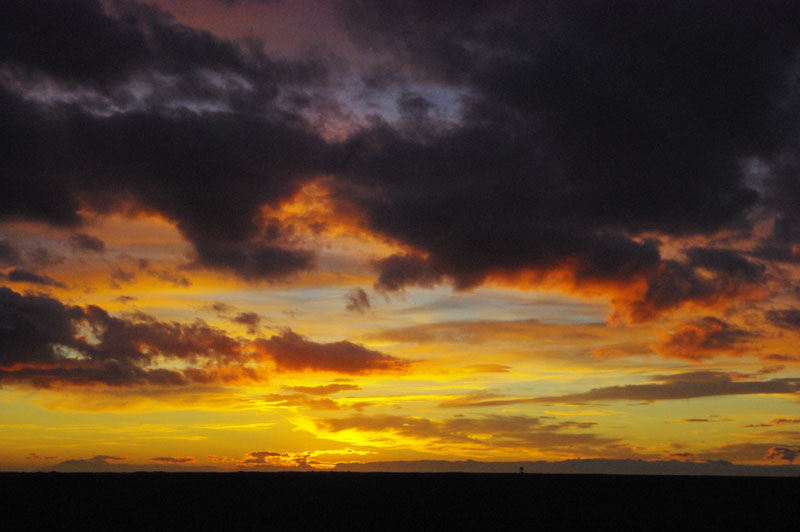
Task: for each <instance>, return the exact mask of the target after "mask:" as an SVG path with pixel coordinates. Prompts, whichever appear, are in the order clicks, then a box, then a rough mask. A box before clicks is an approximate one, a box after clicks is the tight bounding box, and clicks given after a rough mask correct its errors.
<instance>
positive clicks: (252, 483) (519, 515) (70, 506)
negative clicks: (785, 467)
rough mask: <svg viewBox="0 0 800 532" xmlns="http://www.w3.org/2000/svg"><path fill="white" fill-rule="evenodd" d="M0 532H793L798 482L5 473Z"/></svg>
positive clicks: (798, 523)
mask: <svg viewBox="0 0 800 532" xmlns="http://www.w3.org/2000/svg"><path fill="white" fill-rule="evenodd" d="M0 496H2V498H1V499H0V501H2V504H1V505H0V507H1V508H3V510H4V511H3V513H2V518H1V519H2V521H0V529H3V530H8V531H12V530H13V531H15V530H24V531H35V530H46V531H56V530H69V531H76V532H77V531H84V530H106V531H112V532H113V531H117V530H142V531H145V530H154V531H179V530H180V531H183V530H193V531H194V530H219V531H237V530H253V531H256V530H257V531H267V530H276V531H284V530H307V531H315V530H320V531H329V530H348V531H354V530H370V531H376V532H379V531H383V530H406V531H416V530H436V531H443V530H485V531H487V532H489V531H503V530H537V531H547V532H550V531H553V530H585V531H599V530H609V531H627V530H637V531H662V530H664V531H684V530H708V531H717V530H719V531H726V532H727V531H733V530H754V531H755V530H758V531H782V530H786V531H795V530H800V478H753V477H744V478H742V477H679V476H658V477H657V476H616V475H614V476H612V475H609V476H603V475H532V474H525V475H518V474H517V475H503V474H397V473H394V474H383V473H323V472H314V473H211V474H206V473H116V474H115V473H110V474H108V473H90V474H81V473H73V474H62V473H19V474H16V473H5V474H0Z"/></svg>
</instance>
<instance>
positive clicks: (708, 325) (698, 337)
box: [655, 316, 755, 362]
mask: <svg viewBox="0 0 800 532" xmlns="http://www.w3.org/2000/svg"><path fill="white" fill-rule="evenodd" d="M754 336H755V334H754V333H752V332H750V331H747V330H745V329H741V328H739V327H736V326H734V325H731V324H730V323H727V322H725V321H723V320H720V319H718V318H715V317H713V316H706V317H704V318H701V319H699V320H695V321H692V322H688V323H683V324H681V325H680V326H679V327H678V328H677V329H676V330H675V331H673V332H672V333H671V334H669V335H668V336H667V337H665V338H664V339H663V340H661V342H659V343H658V344H657V345H656V346H655V349H656V350H657V351H658V352H659V353H661V354H662V355H664V356H666V357H670V358H681V359H684V360H689V361H692V362H701V361H703V360H706V359H708V358H711V357H713V356H715V355H718V354H728V355H741V354H743V353H744V352H745V351H746V349H747V348H748V347H749V342H750V341H751V340H752V339H753V338H754Z"/></svg>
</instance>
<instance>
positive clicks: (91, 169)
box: [0, 0, 800, 321]
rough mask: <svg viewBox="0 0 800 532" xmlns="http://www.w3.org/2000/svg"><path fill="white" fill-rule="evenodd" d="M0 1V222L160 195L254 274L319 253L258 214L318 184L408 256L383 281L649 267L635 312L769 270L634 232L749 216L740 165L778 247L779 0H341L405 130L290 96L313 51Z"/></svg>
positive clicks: (583, 276)
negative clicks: (338, 134)
mask: <svg viewBox="0 0 800 532" xmlns="http://www.w3.org/2000/svg"><path fill="white" fill-rule="evenodd" d="M221 1H223V2H225V1H226V0H221ZM227 3H229V4H233V3H236V2H234V1H233V0H230V1H227ZM104 6H105V7H106V8H107V9H104ZM5 7H6V11H5V14H4V17H3V19H2V21H0V50H1V51H0V123H3V124H4V132H5V134H6V138H5V139H4V142H3V143H2V146H0V176H2V179H0V220H9V219H32V220H38V221H44V222H48V223H51V224H56V225H61V226H69V227H77V226H78V225H79V224H80V223H81V221H82V220H81V216H80V215H79V212H85V211H95V212H98V213H108V212H112V211H122V212H136V211H148V212H152V211H157V212H159V213H161V214H162V215H164V216H165V217H167V218H168V219H170V220H172V221H173V222H175V223H176V224H177V227H178V229H179V230H180V231H181V233H182V234H183V235H184V236H185V237H186V238H187V239H188V240H189V241H190V242H191V243H192V245H193V246H194V252H195V257H194V262H193V263H192V264H194V265H195V266H199V267H207V268H213V269H216V270H222V271H229V272H231V273H233V274H235V275H238V276H240V277H243V278H245V279H248V280H251V281H257V280H264V279H269V280H272V279H278V278H283V277H286V276H289V275H291V274H292V273H294V272H297V271H302V270H307V269H310V268H313V266H314V254H313V252H312V251H311V250H306V249H300V248H298V245H297V244H296V243H295V242H294V240H293V239H292V238H291V230H290V229H289V228H280V227H278V230H274V227H276V222H271V221H270V220H265V219H263V217H262V211H261V207H262V206H264V205H269V206H272V207H275V206H278V205H279V204H280V203H281V202H283V201H285V200H287V199H288V198H289V197H291V196H292V195H293V194H294V193H295V192H296V191H297V190H299V188H300V187H301V186H302V185H303V184H304V183H306V182H307V180H309V179H311V178H313V177H316V176H318V175H320V174H325V175H332V176H334V178H333V180H332V185H331V188H332V189H333V192H334V194H336V195H337V197H338V198H339V199H340V200H341V201H342V202H344V203H347V204H348V205H349V206H351V207H355V208H356V209H357V210H359V211H360V212H361V213H363V215H364V219H365V220H366V223H367V224H368V226H369V228H371V229H372V230H373V231H376V232H378V233H380V234H382V235H384V236H387V237H390V238H392V239H395V240H397V241H399V242H401V243H403V244H405V245H407V247H408V249H413V250H415V251H413V252H408V253H406V254H404V255H393V256H391V257H387V258H384V259H382V260H380V261H378V262H377V263H376V266H377V267H378V268H379V270H380V273H379V278H378V280H377V282H376V285H375V286H376V288H378V289H380V290H385V291H391V290H398V289H402V288H403V286H406V285H412V284H416V285H420V286H432V285H434V284H437V283H440V282H442V281H444V280H447V281H449V282H452V283H453V284H454V285H455V286H456V288H459V289H468V288H471V287H475V286H478V285H480V284H481V283H483V282H484V281H485V280H486V278H487V277H488V276H490V275H493V274H498V275H506V276H511V277H513V275H515V274H518V273H519V272H521V271H533V272H535V273H537V274H542V275H544V274H546V273H549V272H552V271H564V272H567V273H568V274H569V276H570V277H571V283H572V284H573V285H574V288H576V289H578V290H581V289H584V288H586V287H587V286H594V285H597V284H598V283H600V284H605V285H610V286H612V287H613V288H615V289H619V288H621V287H626V286H629V285H630V284H631V283H640V284H644V286H645V291H644V292H643V293H642V294H640V295H638V296H637V297H636V298H633V299H631V300H626V301H625V302H624V303H620V305H622V306H624V309H623V310H624V311H625V312H626V313H627V314H628V316H629V318H630V319H631V320H632V321H646V320H649V319H653V318H654V317H655V316H656V315H658V314H659V313H662V312H666V311H670V310H673V309H675V308H677V307H680V306H681V305H684V304H687V303H690V304H697V305H699V306H703V305H706V306H709V305H712V304H715V303H717V302H720V301H724V300H726V299H730V298H735V297H740V296H744V295H747V294H749V293H751V292H752V285H755V284H759V283H762V282H764V275H763V271H762V270H761V268H760V266H759V265H757V264H755V263H752V262H750V261H748V260H746V259H744V258H743V257H741V256H738V255H737V254H736V253H735V252H733V251H729V250H719V249H707V248H694V249H692V250H690V251H689V252H688V253H687V257H688V262H677V261H671V260H664V259H663V258H662V257H661V254H660V252H659V244H658V242H656V241H654V240H647V239H645V237H647V236H649V235H652V234H670V235H686V234H711V233H714V232H716V231H719V230H721V229H731V228H734V229H741V228H745V227H746V225H747V223H748V219H747V216H748V215H749V214H750V213H751V212H753V210H752V209H751V208H752V207H754V206H755V205H756V204H757V202H758V201H759V196H758V194H757V193H756V192H755V191H754V190H752V189H751V188H748V186H747V185H746V184H745V177H746V176H747V175H749V174H748V171H749V170H748V164H747V163H748V161H752V160H754V159H758V160H764V161H768V162H770V163H771V164H772V166H770V168H771V171H772V172H773V173H774V174H775V176H778V177H775V178H774V179H772V181H771V182H770V183H771V184H772V185H771V186H772V188H769V187H767V188H768V189H769V190H767V192H766V193H765V194H766V195H767V196H769V198H772V199H770V201H772V205H773V210H774V211H775V212H779V213H781V214H780V217H779V220H778V222H779V223H776V225H775V227H776V228H775V236H774V238H773V240H774V242H772V241H770V242H772V243H775V245H778V244H780V245H781V246H784V248H785V246H786V245H788V244H787V243H788V242H790V241H791V239H792V238H793V237H792V236H791V235H793V234H794V229H792V228H793V227H794V225H793V224H794V222H793V221H792V220H794V219H795V218H793V216H794V214H792V213H794V211H792V210H791V209H792V207H791V205H793V204H800V202H794V203H793V202H792V199H791V198H793V197H795V196H792V194H789V193H787V194H781V193H780V192H781V191H784V190H786V191H789V192H791V190H793V189H792V187H795V188H798V187H797V186H796V177H795V176H796V173H793V172H791V171H789V170H786V171H783V172H782V173H781V172H779V170H780V169H779V168H778V166H780V165H777V164H776V163H775V164H773V161H775V160H777V159H778V158H780V157H782V158H781V159H780V160H781V161H785V164H783V166H784V167H786V168H791V167H792V164H791V160H792V159H791V157H787V156H786V152H790V151H792V150H793V149H794V148H793V146H794V144H793V142H794V140H792V139H796V138H800V135H798V134H797V133H798V130H797V127H796V126H795V125H794V123H795V121H794V120H793V117H795V116H797V110H798V109H800V106H798V105H797V104H796V103H795V102H794V100H795V99H796V97H795V96H796V90H795V87H793V86H792V83H795V84H796V82H793V81H792V79H791V75H792V72H794V71H795V70H796V67H797V65H796V64H795V63H796V53H797V49H798V45H799V44H800V31H797V30H798V28H797V23H796V21H797V20H799V19H800V6H798V5H797V4H796V3H793V2H780V1H777V0H775V1H766V2H759V3H758V5H755V4H754V3H753V2H748V1H743V0H735V1H733V2H711V3H696V2H689V1H677V2H666V1H655V0H654V1H652V2H645V3H633V2H611V3H597V2H589V1H578V0H568V1H559V2H555V1H538V2H520V1H501V2H492V3H481V2H478V3H473V2H470V3H463V2H450V1H448V2H435V3H428V2H422V1H417V0H412V1H409V2H402V3H397V2H363V1H354V2H340V3H339V8H340V9H339V11H340V14H341V16H342V19H341V20H342V23H343V26H344V28H345V29H346V30H348V31H349V32H350V34H351V36H352V37H353V38H354V41H355V42H356V44H357V45H359V46H361V47H362V49H363V50H365V51H368V52H369V53H370V55H371V56H372V55H375V56H376V57H379V59H380V65H381V66H382V68H383V70H384V72H391V73H393V74H392V75H391V76H383V78H384V79H382V80H377V81H375V82H374V83H372V85H371V87H370V89H371V90H384V89H386V88H387V87H389V86H392V87H393V88H398V87H400V88H401V90H400V91H399V96H398V94H394V95H393V96H392V97H393V98H396V104H397V110H398V112H399V114H400V120H399V121H398V123H396V124H393V125H392V124H388V123H385V122H382V121H381V120H379V119H372V120H368V121H367V122H366V123H368V124H369V125H368V126H365V127H364V128H362V129H361V130H359V131H356V132H355V133H354V134H352V135H351V136H350V137H349V138H347V139H345V140H344V141H342V142H340V143H333V142H326V141H324V140H323V139H322V138H321V137H320V136H319V135H318V134H317V133H315V132H314V131H313V130H312V129H311V128H310V126H309V124H308V123H307V122H306V120H304V119H303V118H302V116H301V114H300V113H299V111H298V109H299V106H300V105H301V104H300V103H297V102H306V103H305V104H303V105H305V106H306V107H309V106H310V107H313V105H311V104H308V100H309V98H312V99H313V98H314V96H311V95H310V93H311V92H314V93H315V94H317V93H323V92H325V91H326V89H327V88H329V87H328V86H327V85H326V83H327V82H328V78H329V76H331V75H332V73H331V68H329V67H326V65H325V64H324V61H322V60H319V59H315V58H314V57H311V56H305V57H300V58H299V59H296V60H276V59H273V58H270V57H268V56H267V55H266V54H265V53H264V52H263V50H262V49H261V45H260V44H259V43H254V42H250V43H235V42H232V41H228V40H225V39H222V38H219V37H216V36H214V35H213V34H211V33H208V32H205V31H200V30H197V29H193V28H189V27H186V26H183V25H180V24H177V23H176V22H175V21H174V20H173V19H171V18H170V16H169V15H168V14H166V13H165V12H163V11H160V10H159V9H157V8H155V7H152V6H149V5H145V4H142V3H138V2H135V1H133V0H128V1H123V0H120V1H112V2H108V3H101V2H99V1H96V0H79V1H72V2H67V1H66V0H50V1H41V2H23V1H21V0H12V1H10V2H6V6H5ZM354 63H356V64H357V63H359V61H355V62H354ZM373 67H374V65H372V66H370V67H368V69H367V70H370V71H369V72H367V71H366V70H365V72H361V74H363V76H362V77H363V79H365V80H366V79H369V78H370V75H369V74H370V73H371V72H373V71H374V70H375V68H373ZM379 70H380V69H379ZM373 73H374V72H373ZM373 77H375V76H373ZM423 85H424V86H427V87H429V88H431V90H428V91H426V92H425V93H424V94H423V93H422V92H420V91H419V90H417V89H419V86H423ZM43 88H47V89H48V90H47V91H44V90H43ZM420 90H421V89H420ZM444 93H447V94H450V95H451V96H452V95H455V96H453V97H452V99H453V101H456V102H458V103H457V104H456V105H460V106H461V107H460V115H459V117H458V118H457V119H455V120H454V121H453V122H452V123H447V124H443V123H441V122H437V120H439V119H438V118H435V117H433V115H437V113H434V112H431V110H432V109H434V107H438V106H439V105H440V104H441V102H439V101H437V98H439V97H441V95H442V94H444ZM287 102H295V104H291V103H287ZM340 103H341V102H340ZM307 104H308V105H307ZM293 105H294V106H293ZM352 105H353V106H357V104H356V103H352ZM342 106H343V107H347V104H342ZM349 112H350V110H348V109H344V110H343V116H346V115H348V113H349ZM798 145H800V144H798ZM779 156H780V157H779ZM779 175H780V176H779ZM781 176H782V177H781ZM748 182H749V181H748ZM772 189H775V191H772ZM796 197H800V192H799V193H798V196H796ZM783 198H785V199H783ZM779 200H780V201H782V202H783V203H781V202H780V201H779ZM790 211H791V212H790ZM765 245H766V243H765ZM784 248H781V249H784ZM784 251H785V249H784ZM699 270H703V271H702V272H701V271H699ZM709 272H710V274H711V275H710V276H709V275H707V273H709Z"/></svg>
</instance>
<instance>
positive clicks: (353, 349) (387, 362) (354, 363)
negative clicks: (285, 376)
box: [254, 330, 409, 374]
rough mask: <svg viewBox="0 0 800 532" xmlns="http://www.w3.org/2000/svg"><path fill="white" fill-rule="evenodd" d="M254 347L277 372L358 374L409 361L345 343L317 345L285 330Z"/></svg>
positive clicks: (394, 367)
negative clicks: (266, 358) (269, 360)
mask: <svg viewBox="0 0 800 532" xmlns="http://www.w3.org/2000/svg"><path fill="white" fill-rule="evenodd" d="M254 344H255V345H256V346H257V347H258V348H259V349H260V350H262V351H263V353H264V354H265V355H266V356H267V357H269V358H271V359H272V360H273V361H274V362H275V366H276V367H277V369H278V371H305V370H312V371H334V372H338V373H352V374H360V373H365V372H368V371H402V370H404V369H406V368H407V367H408V365H409V362H408V361H406V360H401V359H398V358H395V357H393V356H390V355H386V354H384V353H381V352H379V351H374V350H372V349H368V348H366V347H364V346H362V345H358V344H354V343H352V342H348V341H346V340H343V341H340V342H331V343H317V342H312V341H310V340H307V339H305V338H303V337H302V336H300V335H299V334H297V333H295V332H293V331H291V330H285V331H283V332H282V333H281V334H280V335H273V336H271V337H270V338H269V339H266V340H265V339H258V340H256V341H255V342H254Z"/></svg>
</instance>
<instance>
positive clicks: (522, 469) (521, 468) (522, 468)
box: [519, 466, 525, 475]
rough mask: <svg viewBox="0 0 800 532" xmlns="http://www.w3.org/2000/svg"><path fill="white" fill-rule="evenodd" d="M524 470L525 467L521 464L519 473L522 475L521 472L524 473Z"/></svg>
mask: <svg viewBox="0 0 800 532" xmlns="http://www.w3.org/2000/svg"><path fill="white" fill-rule="evenodd" d="M524 472H525V468H524V467H522V466H519V474H520V475H521V474H523V473H524Z"/></svg>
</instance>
